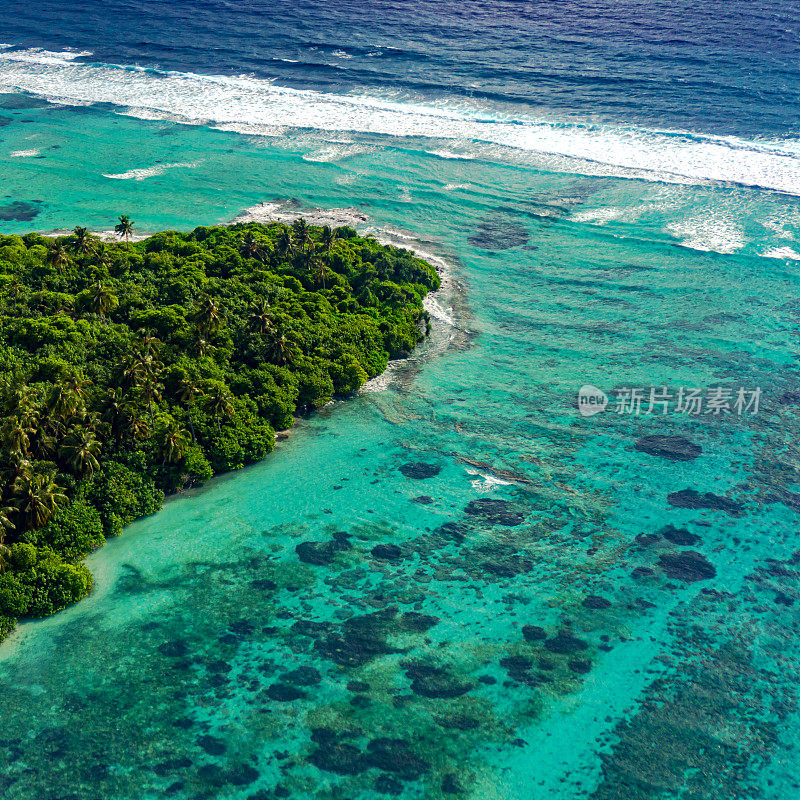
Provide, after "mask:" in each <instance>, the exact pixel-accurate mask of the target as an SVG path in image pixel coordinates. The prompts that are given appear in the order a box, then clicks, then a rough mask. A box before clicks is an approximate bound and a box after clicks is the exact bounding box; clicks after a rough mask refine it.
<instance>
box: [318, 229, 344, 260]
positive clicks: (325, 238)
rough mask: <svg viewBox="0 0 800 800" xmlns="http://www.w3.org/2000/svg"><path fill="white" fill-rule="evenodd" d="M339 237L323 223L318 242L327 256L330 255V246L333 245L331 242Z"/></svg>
mask: <svg viewBox="0 0 800 800" xmlns="http://www.w3.org/2000/svg"><path fill="white" fill-rule="evenodd" d="M338 238H339V234H338V233H337V232H336V231H335V230H333V229H332V228H331V226H330V225H325V226H324V227H323V229H322V233H321V235H320V237H319V243H320V244H321V245H322V249H323V250H324V251H325V253H326V254H327V256H328V258H330V257H331V247H333V243H334V242H335V241H336V240H337V239H338Z"/></svg>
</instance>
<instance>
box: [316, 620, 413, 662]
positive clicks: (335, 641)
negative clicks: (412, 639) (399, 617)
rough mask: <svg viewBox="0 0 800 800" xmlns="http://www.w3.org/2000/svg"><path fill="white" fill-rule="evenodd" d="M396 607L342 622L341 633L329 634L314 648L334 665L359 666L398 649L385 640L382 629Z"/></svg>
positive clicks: (388, 621)
mask: <svg viewBox="0 0 800 800" xmlns="http://www.w3.org/2000/svg"><path fill="white" fill-rule="evenodd" d="M396 613H397V612H396V610H394V609H387V610H384V611H376V612H375V613H373V614H365V615H363V616H360V617H352V618H351V619H348V620H346V621H345V622H344V623H343V625H342V632H341V633H331V634H330V635H329V636H327V637H325V639H322V640H318V641H317V642H315V644H314V647H315V648H316V649H317V650H318V651H319V652H320V653H322V655H324V656H325V657H326V658H329V659H330V660H331V661H333V662H334V663H336V664H340V665H341V666H344V667H360V666H363V665H364V664H366V663H368V662H369V661H371V660H372V659H373V658H375V657H376V656H379V655H386V654H388V653H399V652H402V651H400V650H398V649H397V648H395V647H391V646H390V645H389V644H388V643H387V642H386V639H385V637H386V631H387V627H388V625H389V623H391V622H392V621H393V620H394V617H395V616H396Z"/></svg>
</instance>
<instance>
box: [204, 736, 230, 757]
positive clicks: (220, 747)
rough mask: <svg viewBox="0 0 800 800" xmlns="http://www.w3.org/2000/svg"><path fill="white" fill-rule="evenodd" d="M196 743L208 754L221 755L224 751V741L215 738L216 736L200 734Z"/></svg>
mask: <svg viewBox="0 0 800 800" xmlns="http://www.w3.org/2000/svg"><path fill="white" fill-rule="evenodd" d="M197 744H198V745H199V746H200V748H201V749H202V750H204V751H205V752H206V753H208V754H209V755H210V756H221V755H222V754H223V753H224V752H225V749H226V748H225V742H223V741H222V739H217V738H216V736H201V737H200V738H198V740H197Z"/></svg>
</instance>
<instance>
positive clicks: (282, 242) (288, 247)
mask: <svg viewBox="0 0 800 800" xmlns="http://www.w3.org/2000/svg"><path fill="white" fill-rule="evenodd" d="M275 244H276V245H277V248H278V255H279V256H280V257H281V258H286V257H287V256H290V255H291V254H292V251H293V250H294V244H293V242H292V234H291V233H289V229H288V228H287V227H286V226H285V225H282V226H281V229H280V232H279V233H278V238H277V240H276V242H275Z"/></svg>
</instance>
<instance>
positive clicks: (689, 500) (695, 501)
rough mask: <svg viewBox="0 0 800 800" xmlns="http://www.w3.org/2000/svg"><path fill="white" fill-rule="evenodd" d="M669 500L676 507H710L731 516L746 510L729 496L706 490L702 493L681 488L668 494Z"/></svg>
mask: <svg viewBox="0 0 800 800" xmlns="http://www.w3.org/2000/svg"><path fill="white" fill-rule="evenodd" d="M667 502H668V503H669V504H670V505H671V506H674V507H675V508H691V509H700V508H710V509H712V510H714V511H724V512H725V513H726V514H728V515H729V516H731V517H737V516H739V515H740V514H741V513H742V512H743V511H744V506H743V505H742V504H741V503H737V502H736V501H734V500H728V498H727V497H722V496H721V495H718V494H714V493H713V492H706V493H705V494H701V493H700V492H698V491H695V490H694V489H681V490H680V491H679V492H672V493H671V494H668V495H667Z"/></svg>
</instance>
